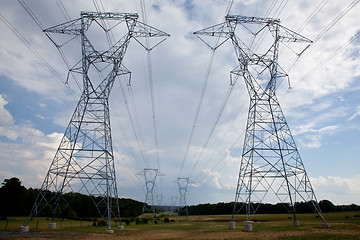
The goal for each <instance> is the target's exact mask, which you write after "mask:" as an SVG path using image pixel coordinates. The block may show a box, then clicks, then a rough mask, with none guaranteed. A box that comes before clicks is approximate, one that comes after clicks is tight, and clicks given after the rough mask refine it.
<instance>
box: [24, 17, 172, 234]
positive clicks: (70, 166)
mask: <svg viewBox="0 0 360 240" xmlns="http://www.w3.org/2000/svg"><path fill="white" fill-rule="evenodd" d="M137 19H138V15H137V14H131V13H110V12H107V13H99V12H82V13H81V17H80V18H78V19H75V20H72V21H69V22H66V23H63V24H60V25H57V26H54V27H51V28H48V29H46V30H44V31H45V32H47V33H60V34H69V35H74V36H75V37H80V39H81V48H82V59H81V61H80V62H79V63H78V65H76V66H74V67H73V68H72V69H71V70H70V71H72V72H74V73H80V74H81V75H82V77H83V92H82V95H81V97H80V100H79V102H78V104H77V106H76V109H75V111H74V114H73V115H72V117H71V120H70V123H69V125H68V127H67V129H66V131H65V133H64V136H63V138H62V140H61V143H60V145H59V148H58V149H57V151H56V154H55V157H54V159H53V161H52V163H51V165H50V168H49V171H48V173H47V174H46V177H45V179H44V182H43V184H42V186H41V189H40V192H39V194H38V196H37V198H36V201H35V203H34V205H33V208H32V210H31V213H30V215H29V218H28V220H27V222H26V224H25V226H22V227H24V228H25V229H23V230H24V231H27V230H28V226H27V224H28V223H29V221H30V220H31V219H32V218H34V217H35V216H37V215H38V214H39V213H40V212H41V211H42V210H44V208H45V207H46V206H47V205H49V204H51V207H53V209H54V211H53V218H52V222H51V223H50V225H49V227H50V228H55V227H56V223H55V222H54V221H55V217H56V216H58V215H61V214H63V212H64V210H65V208H66V206H68V204H69V203H70V202H71V201H72V200H73V199H72V196H76V194H69V193H77V192H78V193H84V194H87V195H89V196H91V199H92V201H93V203H94V205H95V207H96V209H97V211H98V212H99V214H100V216H101V217H102V218H103V220H104V221H105V222H107V224H108V231H109V232H112V231H113V230H111V217H112V216H113V217H115V218H117V220H120V219H119V218H120V212H119V204H118V193H117V186H116V178H115V166H114V153H113V147H112V138H111V128H110V112H109V102H108V98H109V95H110V92H111V89H112V87H113V84H114V81H115V79H116V77H117V76H119V75H125V74H126V75H127V76H128V77H129V78H130V72H129V70H127V69H126V68H125V67H124V66H123V65H122V60H123V59H124V56H125V52H126V49H127V47H128V44H129V42H130V39H131V38H135V39H136V38H139V37H165V36H166V37H167V36H169V35H168V34H167V33H164V32H162V31H160V30H157V29H155V28H153V27H150V26H148V25H146V24H144V23H141V22H139V21H137ZM91 29H94V30H93V31H91V33H90V34H89V35H88V34H87V33H88V31H89V30H91ZM110 31H111V33H114V34H115V33H116V34H124V31H126V33H125V34H124V35H123V36H122V37H121V38H120V39H118V40H116V42H115V43H114V44H113V45H112V46H111V47H110V48H109V49H108V50H106V51H99V50H97V49H96V46H104V44H102V43H104V42H106V39H105V41H104V40H102V41H101V42H100V43H99V41H94V42H93V39H94V40H96V38H94V36H96V37H98V36H99V33H102V34H103V33H104V32H105V33H106V36H107V37H109V35H108V33H109V32H110ZM115 31H118V32H115ZM119 32H120V33H119ZM112 36H114V35H112ZM91 37H92V38H91ZM90 39H91V41H90ZM108 40H109V39H108ZM137 41H139V40H137ZM95 43H96V44H97V45H95ZM57 47H59V46H58V45H57ZM103 76H104V77H103ZM26 228H27V229H26Z"/></svg>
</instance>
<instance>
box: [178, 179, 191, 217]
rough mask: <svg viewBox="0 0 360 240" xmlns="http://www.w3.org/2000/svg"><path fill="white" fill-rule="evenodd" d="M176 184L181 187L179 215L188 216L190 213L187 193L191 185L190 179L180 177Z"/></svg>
mask: <svg viewBox="0 0 360 240" xmlns="http://www.w3.org/2000/svg"><path fill="white" fill-rule="evenodd" d="M176 183H177V185H178V187H179V199H180V201H179V210H178V215H186V216H188V215H189V213H188V209H187V205H186V193H187V187H188V185H189V178H180V177H178V178H177V180H176Z"/></svg>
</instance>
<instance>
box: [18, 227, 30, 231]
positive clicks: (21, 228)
mask: <svg viewBox="0 0 360 240" xmlns="http://www.w3.org/2000/svg"><path fill="white" fill-rule="evenodd" d="M28 231H29V226H20V232H28Z"/></svg>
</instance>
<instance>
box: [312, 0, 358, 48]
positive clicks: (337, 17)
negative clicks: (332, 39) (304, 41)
mask: <svg viewBox="0 0 360 240" xmlns="http://www.w3.org/2000/svg"><path fill="white" fill-rule="evenodd" d="M358 3H359V0H354V1H352V2H351V3H350V4H349V5H348V6H347V7H346V8H345V9H344V10H343V11H342V12H341V13H340V14H339V15H337V16H336V17H335V19H334V20H332V21H331V23H330V24H329V25H327V26H326V27H325V28H324V30H322V31H321V32H320V33H319V34H318V35H317V36H316V37H315V39H314V43H315V42H317V41H318V40H319V39H320V38H322V37H323V36H324V35H325V34H326V33H327V32H328V31H329V30H330V29H331V28H332V27H333V26H334V25H335V24H336V23H337V22H338V21H340V19H342V18H343V17H344V16H345V15H346V14H347V13H348V12H349V11H350V10H351V9H352V8H353V7H355V6H356V4H358Z"/></svg>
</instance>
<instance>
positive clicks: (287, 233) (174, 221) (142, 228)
mask: <svg viewBox="0 0 360 240" xmlns="http://www.w3.org/2000/svg"><path fill="white" fill-rule="evenodd" d="M324 217H325V218H326V221H327V222H328V223H329V224H330V225H331V227H330V228H323V227H322V221H321V220H320V219H319V218H318V217H317V215H316V214H298V215H297V218H298V220H299V221H300V226H298V227H294V226H292V219H291V217H290V215H289V214H259V215H255V218H254V222H253V223H252V225H253V231H252V232H245V231H244V230H243V225H244V222H243V220H244V218H245V217H244V216H243V215H239V216H237V217H236V229H229V228H228V221H229V220H230V219H231V216H230V215H209V216H206V215H201V216H200V215H199V216H189V217H186V216H172V215H164V214H162V215H159V216H158V221H157V223H155V222H154V221H152V220H149V221H135V219H133V221H131V219H129V223H128V225H126V224H124V223H125V221H124V222H123V225H125V226H124V227H125V228H124V230H119V229H117V226H116V224H113V227H112V229H114V231H115V232H114V234H106V229H107V227H106V226H98V225H96V224H94V221H78V220H68V219H64V220H61V219H58V220H56V222H57V229H55V230H48V224H49V222H50V219H48V218H36V219H34V220H33V221H32V222H30V224H29V226H30V231H29V233H20V232H19V227H20V226H21V225H23V224H24V222H25V220H26V218H24V217H10V218H8V219H7V220H4V219H3V220H1V221H0V239H29V238H30V239H81V240H86V239H326V240H329V239H360V213H359V212H336V213H326V214H324ZM167 219H168V220H169V221H167Z"/></svg>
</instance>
